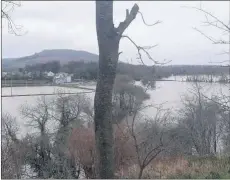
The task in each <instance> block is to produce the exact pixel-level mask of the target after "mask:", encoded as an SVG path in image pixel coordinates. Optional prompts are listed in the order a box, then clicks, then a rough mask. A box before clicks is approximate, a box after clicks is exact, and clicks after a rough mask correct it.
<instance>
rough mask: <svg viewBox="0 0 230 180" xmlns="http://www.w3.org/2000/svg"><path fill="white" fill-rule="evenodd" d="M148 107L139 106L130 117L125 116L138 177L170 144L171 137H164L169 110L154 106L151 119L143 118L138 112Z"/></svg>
mask: <svg viewBox="0 0 230 180" xmlns="http://www.w3.org/2000/svg"><path fill="white" fill-rule="evenodd" d="M149 107H155V106H152V105H150V106H139V108H136V109H135V111H134V112H133V114H132V116H131V117H127V118H126V123H127V127H128V129H129V133H130V135H131V138H132V139H133V145H134V149H135V152H136V157H137V164H138V166H139V173H138V178H139V179H141V178H142V175H143V172H144V169H145V168H146V167H147V166H148V165H149V164H150V163H151V162H152V161H153V160H154V159H155V158H156V157H157V156H158V155H159V154H160V153H162V152H163V151H165V149H166V148H167V146H168V145H169V144H170V141H171V140H172V138H171V137H170V138H168V137H167V138H166V136H167V131H168V125H169V120H170V111H169V110H165V109H163V108H162V106H159V107H155V108H156V114H155V117H154V118H153V119H145V120H144V119H143V118H141V117H140V112H141V111H142V110H143V109H145V108H149Z"/></svg>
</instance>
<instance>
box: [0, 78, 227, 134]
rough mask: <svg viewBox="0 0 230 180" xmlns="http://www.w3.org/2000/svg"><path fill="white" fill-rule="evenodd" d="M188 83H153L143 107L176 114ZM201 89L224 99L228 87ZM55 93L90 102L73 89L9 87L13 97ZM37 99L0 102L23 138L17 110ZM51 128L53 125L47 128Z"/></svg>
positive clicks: (25, 127)
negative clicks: (165, 109) (157, 108)
mask: <svg viewBox="0 0 230 180" xmlns="http://www.w3.org/2000/svg"><path fill="white" fill-rule="evenodd" d="M136 84H137V85H141V83H140V82H136ZM192 84H193V83H191V82H176V81H158V82H156V89H155V90H153V89H149V90H147V93H149V94H150V99H148V100H146V101H145V102H144V105H151V104H155V105H159V104H162V103H163V108H171V109H172V111H173V112H175V113H176V112H177V110H178V109H179V108H181V107H182V103H181V98H182V96H183V95H185V94H191V93H189V92H188V90H189V89H191V87H192ZM201 85H202V86H203V87H204V90H205V91H204V92H205V94H206V95H207V96H209V97H210V96H211V95H215V94H220V91H222V93H224V94H226V95H228V94H229V89H228V86H226V85H223V84H218V83H212V84H210V83H201ZM81 87H88V88H95V84H93V83H91V84H81ZM55 92H67V93H68V92H71V93H73V92H76V93H78V92H80V93H82V92H90V93H86V95H87V96H88V97H89V98H91V99H92V105H93V99H94V94H95V93H94V92H92V91H91V90H85V89H77V88H66V87H55V86H39V87H13V88H12V94H13V95H16V94H17V95H23V94H47V93H55ZM10 94H11V88H8V87H7V88H2V95H10ZM38 97H39V96H17V97H3V98H2V112H3V113H9V114H11V115H12V116H14V117H16V121H17V124H19V126H20V134H21V135H25V134H26V133H27V132H31V131H32V128H31V127H29V126H28V125H27V119H25V118H24V117H23V116H22V115H21V114H20V107H21V106H22V105H23V104H28V105H30V106H33V105H35V104H36V102H37V100H38ZM51 98H54V96H46V99H47V100H48V99H51ZM155 113H156V109H155V108H153V107H150V108H147V109H145V110H143V112H142V114H143V115H144V116H147V117H148V118H153V117H154V116H155ZM51 126H52V128H53V127H54V124H52V125H51Z"/></svg>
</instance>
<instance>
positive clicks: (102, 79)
mask: <svg viewBox="0 0 230 180" xmlns="http://www.w3.org/2000/svg"><path fill="white" fill-rule="evenodd" d="M138 11H139V7H138V5H137V4H134V6H133V7H132V9H131V11H130V12H129V10H128V9H127V10H126V18H125V20H124V21H123V22H121V23H120V24H119V26H118V27H117V28H115V27H114V24H113V1H96V29H97V40H98V47H99V71H98V79H97V87H96V93H95V98H94V112H95V113H94V114H95V115H94V123H95V139H96V149H97V153H98V156H97V157H98V160H97V163H98V165H97V167H98V168H99V172H98V174H99V178H114V155H113V144H114V143H113V127H112V91H113V84H114V80H115V76H116V68H117V63H118V56H119V53H118V50H119V42H120V39H121V37H122V34H123V32H124V31H125V29H126V28H127V27H128V26H129V25H130V23H131V22H132V21H133V20H134V19H135V17H136V15H137V13H138Z"/></svg>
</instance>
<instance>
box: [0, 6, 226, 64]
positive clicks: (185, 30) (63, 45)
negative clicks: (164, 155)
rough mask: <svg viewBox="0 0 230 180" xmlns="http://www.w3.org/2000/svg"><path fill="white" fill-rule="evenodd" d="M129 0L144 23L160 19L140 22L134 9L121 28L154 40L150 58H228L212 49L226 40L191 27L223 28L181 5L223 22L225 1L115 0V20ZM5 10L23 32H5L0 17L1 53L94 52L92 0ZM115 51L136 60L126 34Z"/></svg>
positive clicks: (142, 40) (138, 38) (121, 16)
mask: <svg viewBox="0 0 230 180" xmlns="http://www.w3.org/2000/svg"><path fill="white" fill-rule="evenodd" d="M135 2H136V3H137V4H138V5H139V7H140V11H141V12H142V13H143V15H144V16H145V20H146V22H147V23H154V22H155V21H157V20H160V21H162V23H161V24H158V25H156V26H153V27H146V26H145V25H144V24H143V22H142V20H141V17H140V16H139V15H138V16H137V18H136V19H135V20H134V21H133V23H132V24H131V25H130V26H129V27H128V29H127V30H126V31H125V32H124V34H127V35H129V36H130V37H131V38H132V39H133V40H134V41H135V42H136V43H137V44H139V45H143V46H149V45H154V44H159V45H158V46H157V47H156V48H154V49H153V50H152V51H151V55H152V56H153V57H154V58H155V59H156V60H158V61H162V60H164V59H167V60H172V63H171V64H209V62H210V61H223V60H226V59H227V58H228V57H227V55H218V54H220V53H222V52H223V51H224V50H226V49H228V48H229V47H228V46H226V45H214V44H212V43H211V42H210V41H209V40H207V39H206V38H205V37H204V36H202V35H201V34H200V33H198V32H197V31H195V30H194V29H193V27H196V28H198V29H200V30H202V31H203V32H205V33H206V34H207V35H209V36H213V37H217V38H219V37H221V35H222V34H223V33H222V32H221V31H219V30H218V31H217V30H216V29H214V28H210V27H204V26H203V24H202V22H203V21H205V16H204V14H203V13H201V12H198V11H196V10H195V9H188V8H184V7H183V6H196V7H200V5H201V6H202V7H203V8H204V9H205V10H207V11H209V12H212V13H213V14H214V15H215V16H217V17H219V19H221V20H222V21H224V22H225V23H228V22H229V5H230V4H229V2H227V1H225V2H224V1H223V2H220V1H216V2H214V1H210V2H207V1H202V2H200V1H190V2H189V1H187V2H186V1H178V2H174V1H168V2H166V1H161V2H160V1H158V2H156V1H145V2H143V1H139V2H138V1H116V2H114V23H115V26H117V25H118V24H119V22H120V21H123V20H124V18H125V9H127V8H128V9H131V7H132V5H133V4H134V3H135ZM200 3H201V4H200ZM11 16H12V19H13V20H14V22H15V23H16V24H17V25H22V26H23V29H22V32H21V33H23V32H26V34H24V35H23V36H14V35H12V34H9V33H8V31H7V24H6V22H5V21H3V36H2V43H3V44H2V45H3V47H2V55H3V57H4V58H6V57H21V56H28V55H32V54H34V53H36V52H40V51H42V50H44V49H74V50H84V51H88V52H91V53H96V54H98V47H97V37H96V25H95V2H94V1H84V2H81V1H69V2H65V1H57V2H54V1H52V2H51V1H50V2H45V1H39V2H38V1H37V2H36V1H28V2H26V1H24V2H21V7H19V8H15V10H14V11H13V12H12V13H11ZM225 38H226V35H225ZM227 38H228V37H227ZM120 51H123V54H122V55H121V56H120V60H122V61H124V62H127V61H129V62H130V61H131V59H132V62H133V63H135V64H136V63H137V60H136V57H137V56H136V54H137V51H136V49H135V48H134V47H133V45H132V44H130V42H129V41H128V40H126V39H124V40H122V41H121V43H120ZM145 61H146V64H151V62H150V61H149V60H148V59H147V58H146V59H145Z"/></svg>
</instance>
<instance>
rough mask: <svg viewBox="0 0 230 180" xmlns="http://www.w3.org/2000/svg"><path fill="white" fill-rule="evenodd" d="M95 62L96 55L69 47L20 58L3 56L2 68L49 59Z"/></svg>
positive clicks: (21, 65)
mask: <svg viewBox="0 0 230 180" xmlns="http://www.w3.org/2000/svg"><path fill="white" fill-rule="evenodd" d="M80 60H84V61H85V62H97V61H98V55H96V54H93V53H89V52H87V51H76V50H71V49H52V50H43V51H41V52H39V53H35V54H33V55H31V56H25V57H20V58H5V59H4V58H3V59H2V67H3V69H14V68H20V67H24V66H25V65H33V64H37V63H47V62H51V61H60V63H61V64H67V63H68V62H69V61H80Z"/></svg>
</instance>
